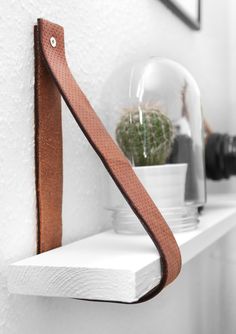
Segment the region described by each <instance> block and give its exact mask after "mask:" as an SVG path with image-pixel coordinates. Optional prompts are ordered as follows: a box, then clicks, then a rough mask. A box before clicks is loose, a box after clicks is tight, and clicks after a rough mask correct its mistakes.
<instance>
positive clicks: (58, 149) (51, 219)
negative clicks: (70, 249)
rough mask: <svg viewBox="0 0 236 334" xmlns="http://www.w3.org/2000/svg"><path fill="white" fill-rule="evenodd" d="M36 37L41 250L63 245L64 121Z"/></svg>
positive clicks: (36, 149)
mask: <svg viewBox="0 0 236 334" xmlns="http://www.w3.org/2000/svg"><path fill="white" fill-rule="evenodd" d="M34 37H35V43H34V44H35V160H36V161H35V162H36V163H35V166H36V192H37V206H38V210H37V211H38V253H42V252H45V251H48V250H50V249H53V248H56V247H59V246H61V238H62V219H61V212H62V125H61V95H60V92H59V91H58V89H57V86H56V85H55V82H54V80H52V77H51V75H50V73H49V72H48V70H47V69H46V67H45V65H44V63H43V60H42V56H41V52H40V45H39V39H38V32H37V28H36V27H35V30H34Z"/></svg>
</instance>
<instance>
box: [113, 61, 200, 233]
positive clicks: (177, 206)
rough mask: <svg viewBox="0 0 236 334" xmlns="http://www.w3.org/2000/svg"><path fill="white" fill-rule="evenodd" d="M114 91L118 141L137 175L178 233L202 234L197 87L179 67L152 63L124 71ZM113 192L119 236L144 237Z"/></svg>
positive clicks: (117, 75) (171, 63) (116, 76)
mask: <svg viewBox="0 0 236 334" xmlns="http://www.w3.org/2000/svg"><path fill="white" fill-rule="evenodd" d="M109 90H110V92H111V93H110V94H108V95H107V96H109V99H110V101H109V110H110V113H111V115H112V117H111V118H112V132H113V133H112V135H113V136H114V138H115V139H116V141H117V143H118V145H119V147H120V149H121V150H122V151H123V153H124V154H125V155H126V157H127V158H128V159H129V160H130V163H131V164H132V166H133V169H134V171H135V173H136V174H137V176H138V177H139V178H140V180H141V182H142V183H143V185H144V187H145V188H146V190H147V191H148V193H149V194H150V196H151V197H152V199H153V201H154V202H155V203H156V205H157V206H158V208H159V209H160V211H161V213H162V214H163V216H164V217H165V219H166V221H167V223H168V224H169V226H170V227H171V229H172V230H173V231H174V232H178V231H185V230H191V229H194V228H196V227H197V222H198V208H199V207H201V206H203V205H204V203H205V199H206V195H205V193H206V192H205V168H204V166H205V163H204V140H203V119H202V110H201V109H202V106H201V97H200V91H199V88H198V85H197V83H196V81H195V80H194V78H193V77H192V75H191V74H190V73H189V72H188V71H187V70H186V69H185V68H184V67H183V66H182V65H180V64H178V63H176V62H175V61H172V60H169V59H164V58H158V57H152V58H150V59H148V60H145V61H140V62H138V63H136V64H132V65H130V66H124V68H123V69H119V71H118V72H117V73H114V75H113V76H112V78H111V80H110V81H109ZM111 192H112V194H111V196H110V197H111V198H112V200H111V203H110V207H109V209H110V210H111V211H112V217H113V226H114V228H115V230H116V231H117V232H118V233H143V231H144V230H143V227H142V225H141V224H140V223H139V222H138V218H137V217H136V216H135V215H134V213H133V212H132V210H131V209H130V208H129V206H128V204H127V203H126V202H125V200H124V199H123V198H122V197H121V196H120V195H118V193H117V191H115V190H114V188H113V189H111ZM114 192H116V194H115V193H114Z"/></svg>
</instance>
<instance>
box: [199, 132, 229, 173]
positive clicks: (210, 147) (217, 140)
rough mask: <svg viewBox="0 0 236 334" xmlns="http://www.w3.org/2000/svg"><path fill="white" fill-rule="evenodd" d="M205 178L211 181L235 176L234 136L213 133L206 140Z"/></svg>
mask: <svg viewBox="0 0 236 334" xmlns="http://www.w3.org/2000/svg"><path fill="white" fill-rule="evenodd" d="M205 159H206V176H207V178H209V179H212V180H221V179H228V178H229V177H230V176H232V175H236V136H230V135H228V134H219V133H213V134H210V135H209V136H208V138H207V142H206V149H205Z"/></svg>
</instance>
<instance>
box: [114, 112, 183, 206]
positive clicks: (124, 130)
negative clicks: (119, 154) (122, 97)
mask: <svg viewBox="0 0 236 334" xmlns="http://www.w3.org/2000/svg"><path fill="white" fill-rule="evenodd" d="M174 132H175V131H174V126H173V124H172V122H171V120H170V119H169V118H168V116H166V115H165V113H164V112H162V111H161V109H160V108H159V107H146V106H145V107H140V106H139V107H134V108H132V109H125V110H124V112H123V114H122V116H121V118H120V120H119V122H118V124H117V127H116V140H117V143H118V145H119V147H120V149H121V150H122V151H123V153H124V154H125V156H126V157H127V158H128V159H129V160H130V162H131V164H132V165H133V168H134V171H135V173H136V174H137V176H138V177H139V179H140V180H141V182H142V183H143V185H144V186H145V187H146V190H147V191H148V192H149V194H150V196H151V197H152V199H153V200H154V202H155V203H156V204H157V205H158V206H159V207H162V208H166V207H173V206H174V207H176V206H180V205H183V203H184V192H185V179H186V170H187V165H186V164H168V163H167V162H168V158H169V156H170V154H171V150H172V145H173V142H174V136H175V135H174Z"/></svg>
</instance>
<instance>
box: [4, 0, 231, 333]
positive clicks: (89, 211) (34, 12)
mask: <svg viewBox="0 0 236 334" xmlns="http://www.w3.org/2000/svg"><path fill="white" fill-rule="evenodd" d="M202 2H203V27H202V28H203V29H202V30H201V32H195V31H192V30H190V29H189V28H188V27H187V26H185V25H184V24H183V23H182V22H181V21H179V20H178V19H177V18H176V17H175V16H174V15H173V14H172V13H171V12H169V11H168V10H167V9H166V8H165V7H164V6H163V5H162V4H161V3H160V2H159V1H158V0H143V1H140V0H129V1H125V0H113V1H109V0H96V1H95V0H94V1H86V0H80V1H77V0H71V1H65V0H54V1H52V0H38V1H31V0H18V1H7V0H2V1H1V3H0V54H1V58H0V59H1V61H0V147H1V148H0V333H1V334H10V333H17V334H21V333H24V334H28V333H35V334H39V333H42V332H43V333H45V334H47V333H53V332H57V333H58V334H64V333H72V334H73V333H78V332H80V333H90V334H91V333H93V332H95V331H96V333H98V334H99V333H102V334H104V333H114V334H115V333H120V332H123V333H128V332H129V333H143V332H145V333H155V332H159V333H163V334H164V333H165V334H168V333H173V332H175V333H181V334H185V333H186V334H189V333H191V334H192V333H203V334H204V333H207V334H209V333H222V332H220V331H219V328H220V326H218V324H219V322H220V321H221V320H222V317H221V316H220V315H221V312H220V309H219V304H218V303H216V296H221V294H219V295H218V293H219V291H218V288H219V287H220V283H221V281H220V279H221V278H220V276H219V275H217V273H218V270H219V266H220V264H219V262H217V261H215V260H214V259H212V258H211V257H210V253H211V251H208V252H206V253H205V254H202V256H200V257H199V258H197V259H196V260H194V261H193V262H192V263H191V264H189V265H188V266H187V267H186V268H184V269H183V273H182V276H181V277H180V278H179V279H178V281H177V282H176V284H175V285H173V286H172V287H170V288H169V289H167V290H166V291H165V292H164V293H163V294H162V295H161V296H160V297H159V298H157V299H155V300H154V301H151V302H149V303H148V304H144V305H141V306H122V305H108V304H97V303H87V302H78V301H75V300H58V299H47V298H34V297H22V296H13V295H12V296H10V295H9V294H8V292H7V289H6V266H7V264H8V263H10V262H13V261H15V260H18V259H21V258H24V257H26V256H29V255H32V254H34V253H35V244H36V239H35V235H36V211H35V188H34V140H33V139H34V114H33V84H34V82H33V35H32V27H33V24H34V23H35V22H36V18H37V17H44V18H47V19H49V20H52V21H55V22H57V23H59V24H62V25H63V26H64V27H65V33H66V48H67V55H68V60H69V64H70V66H71V68H72V70H73V73H74V74H75V77H76V78H77V80H78V81H79V83H80V84H81V86H82V88H83V90H84V91H85V92H86V94H87V96H88V97H89V99H90V101H91V102H92V104H93V106H94V107H95V109H96V111H97V112H98V114H99V115H100V116H101V118H102V119H103V120H104V121H105V122H107V119H108V115H109V110H105V107H104V106H105V103H104V101H103V99H102V96H103V87H104V85H105V83H106V80H107V78H108V77H109V76H110V75H111V73H112V72H113V71H114V70H115V69H116V67H117V66H119V65H120V64H122V63H123V62H125V61H132V60H135V59H136V57H137V55H138V56H139V57H141V56H150V55H158V56H165V57H170V58H173V59H175V60H177V61H179V62H181V63H182V64H183V65H185V66H186V67H187V68H188V69H189V70H190V71H191V72H192V73H193V75H194V76H195V77H196V79H197V81H198V83H199V85H200V89H201V91H202V98H203V105H204V111H205V114H206V116H207V118H208V119H209V121H210V123H211V124H212V125H213V126H214V128H215V129H217V130H224V131H225V130H227V129H228V128H229V124H230V122H228V120H227V116H228V115H229V114H230V113H229V110H230V109H229V108H230V100H229V96H230V80H229V72H230V71H229V70H230V68H229V66H230V63H229V61H228V60H229V53H230V52H229V48H230V45H229V43H228V33H229V31H228V29H229V26H228V22H229V11H230V7H229V4H230V3H229V0H228V1H225V0H218V1H214V0H202ZM108 98H109V97H108ZM63 126H64V145H65V147H64V154H65V157H64V158H65V167H64V168H65V181H64V206H63V219H64V227H63V241H64V242H65V243H67V242H70V241H71V240H75V239H78V238H81V237H83V236H85V235H88V234H91V233H96V232H97V231H99V230H101V229H103V228H105V227H106V226H107V224H108V219H107V214H106V212H105V210H104V209H103V208H104V206H105V205H106V203H107V198H106V193H107V177H106V173H105V172H104V170H103V168H102V166H101V164H100V162H99V161H98V158H97V157H96V156H95V154H94V153H93V152H92V150H91V149H90V147H89V145H88V144H87V142H86V140H85V139H84V138H83V136H82V135H81V132H80V130H78V127H77V126H76V125H75V124H74V121H73V119H72V117H71V116H70V114H69V112H68V111H67V110H66V108H64V113H63ZM228 186H229V183H228V182H226V183H225V182H223V183H222V184H221V185H220V189H221V190H222V189H227V188H228ZM210 188H211V190H212V191H217V190H218V189H219V184H217V185H212V184H210ZM215 249H216V250H217V249H218V248H217V245H216V246H215ZM213 251H214V249H213ZM209 267H211V270H210V271H209ZM199 275H200V276H199ZM208 289H210V295H211V297H212V298H208V295H206V293H205V291H206V290H207V291H208ZM216 315H217V316H216ZM212 317H213V318H212ZM209 319H215V321H209ZM221 323H223V322H221ZM225 333H226V332H225ZM229 333H230V332H229ZM226 334H227V333H226Z"/></svg>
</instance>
